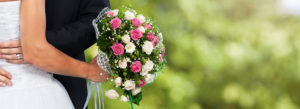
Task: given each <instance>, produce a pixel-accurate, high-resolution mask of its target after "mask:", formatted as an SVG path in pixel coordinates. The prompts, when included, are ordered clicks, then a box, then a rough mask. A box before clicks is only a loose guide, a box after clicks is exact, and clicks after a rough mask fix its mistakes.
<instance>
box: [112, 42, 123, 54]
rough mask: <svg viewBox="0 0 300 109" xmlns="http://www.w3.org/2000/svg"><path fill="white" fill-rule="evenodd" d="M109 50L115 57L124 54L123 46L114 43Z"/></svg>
mask: <svg viewBox="0 0 300 109" xmlns="http://www.w3.org/2000/svg"><path fill="white" fill-rule="evenodd" d="M111 48H112V50H113V52H114V54H115V55H117V56H118V55H122V54H124V46H123V45H122V44H120V43H118V42H115V43H114V44H113V46H112V47H111Z"/></svg>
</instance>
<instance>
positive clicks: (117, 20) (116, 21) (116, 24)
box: [110, 17, 122, 30]
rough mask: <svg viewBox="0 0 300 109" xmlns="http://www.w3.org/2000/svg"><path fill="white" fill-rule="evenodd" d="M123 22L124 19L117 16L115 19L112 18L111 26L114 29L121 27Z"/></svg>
mask: <svg viewBox="0 0 300 109" xmlns="http://www.w3.org/2000/svg"><path fill="white" fill-rule="evenodd" d="M121 24H122V21H121V19H120V18H118V17H116V18H114V19H112V20H111V21H110V26H111V27H112V28H113V29H114V30H115V29H117V28H119V27H120V26H121Z"/></svg>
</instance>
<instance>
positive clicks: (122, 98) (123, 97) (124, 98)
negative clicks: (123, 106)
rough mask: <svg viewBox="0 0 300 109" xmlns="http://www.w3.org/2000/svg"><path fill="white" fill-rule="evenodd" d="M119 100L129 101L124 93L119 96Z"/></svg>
mask: <svg viewBox="0 0 300 109" xmlns="http://www.w3.org/2000/svg"><path fill="white" fill-rule="evenodd" d="M121 101H122V102H128V101H129V98H128V97H126V96H125V95H122V96H121Z"/></svg>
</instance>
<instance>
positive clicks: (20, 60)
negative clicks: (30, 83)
mask: <svg viewBox="0 0 300 109" xmlns="http://www.w3.org/2000/svg"><path fill="white" fill-rule="evenodd" d="M6 62H8V63H12V64H25V62H24V60H23V59H11V60H6Z"/></svg>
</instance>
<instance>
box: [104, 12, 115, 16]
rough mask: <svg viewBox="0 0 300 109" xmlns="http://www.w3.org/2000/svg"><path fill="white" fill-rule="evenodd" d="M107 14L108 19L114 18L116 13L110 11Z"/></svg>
mask: <svg viewBox="0 0 300 109" xmlns="http://www.w3.org/2000/svg"><path fill="white" fill-rule="evenodd" d="M106 14H107V16H108V17H112V16H114V12H112V11H108V12H107V13H106Z"/></svg>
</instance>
